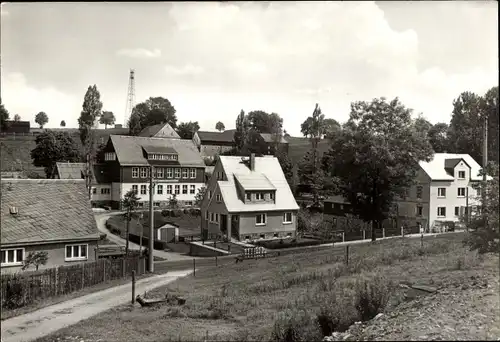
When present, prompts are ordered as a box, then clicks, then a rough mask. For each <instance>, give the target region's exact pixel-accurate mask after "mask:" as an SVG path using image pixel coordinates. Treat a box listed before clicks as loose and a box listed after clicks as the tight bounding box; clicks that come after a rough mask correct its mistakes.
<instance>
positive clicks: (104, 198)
mask: <svg viewBox="0 0 500 342" xmlns="http://www.w3.org/2000/svg"><path fill="white" fill-rule="evenodd" d="M111 188H112V184H93V185H92V192H91V195H90V200H91V201H99V202H100V201H111V199H112V189H111ZM94 189H96V193H95V194H94V191H93V190H94ZM101 189H109V194H102V193H101Z"/></svg>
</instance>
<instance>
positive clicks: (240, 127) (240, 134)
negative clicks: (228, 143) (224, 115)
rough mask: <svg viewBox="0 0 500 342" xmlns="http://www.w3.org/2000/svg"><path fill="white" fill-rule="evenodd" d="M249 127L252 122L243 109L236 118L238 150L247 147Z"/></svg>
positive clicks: (235, 137) (235, 141) (235, 139)
mask: <svg viewBox="0 0 500 342" xmlns="http://www.w3.org/2000/svg"><path fill="white" fill-rule="evenodd" d="M249 129H250V124H249V122H248V118H247V116H246V115H245V112H244V111H243V109H242V110H241V112H240V114H239V115H238V117H237V118H236V132H234V144H235V147H236V149H237V150H238V151H242V150H243V148H244V147H245V142H246V140H247V137H248V131H249Z"/></svg>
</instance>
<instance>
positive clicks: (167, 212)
mask: <svg viewBox="0 0 500 342" xmlns="http://www.w3.org/2000/svg"><path fill="white" fill-rule="evenodd" d="M161 216H163V217H170V216H171V210H169V209H163V210H162V211H161Z"/></svg>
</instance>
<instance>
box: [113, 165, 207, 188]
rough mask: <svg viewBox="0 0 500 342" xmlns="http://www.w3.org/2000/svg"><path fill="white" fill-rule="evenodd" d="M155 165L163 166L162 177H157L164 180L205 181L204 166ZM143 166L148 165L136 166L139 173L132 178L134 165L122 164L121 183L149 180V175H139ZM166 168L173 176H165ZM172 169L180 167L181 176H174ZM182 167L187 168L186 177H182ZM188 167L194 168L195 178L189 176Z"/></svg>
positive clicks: (181, 181) (180, 181) (182, 181)
mask: <svg viewBox="0 0 500 342" xmlns="http://www.w3.org/2000/svg"><path fill="white" fill-rule="evenodd" d="M159 163H162V162H161V161H159ZM155 166H156V167H162V168H163V177H162V178H158V179H159V180H165V181H167V180H168V181H173V182H174V181H175V182H179V183H203V182H205V166H203V167H182V166H180V165H170V166H169V165H166V164H162V165H161V166H159V165H155ZM144 167H148V168H149V166H144V165H143V166H137V168H139V170H138V171H139V173H138V177H137V178H133V177H132V169H133V168H134V167H132V166H123V167H122V170H121V172H122V182H123V183H136V182H149V176H147V177H141V172H140V171H141V170H140V169H141V168H144ZM168 168H171V169H172V176H173V178H167V169H168ZM174 169H181V171H180V175H181V178H175V170H174ZM182 169H188V177H187V178H183V177H182ZM190 169H196V175H195V178H191V174H190V171H189V170H190ZM148 174H149V170H148Z"/></svg>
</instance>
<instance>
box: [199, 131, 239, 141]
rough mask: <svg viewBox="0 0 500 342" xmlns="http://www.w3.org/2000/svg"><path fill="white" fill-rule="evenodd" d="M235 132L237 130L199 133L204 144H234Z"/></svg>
mask: <svg viewBox="0 0 500 342" xmlns="http://www.w3.org/2000/svg"><path fill="white" fill-rule="evenodd" d="M235 132H236V130H235V129H228V130H226V131H224V132H207V131H198V132H197V133H198V137H199V138H200V140H201V142H202V143H203V142H206V141H211V142H227V143H232V142H233V141H234V133H235Z"/></svg>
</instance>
